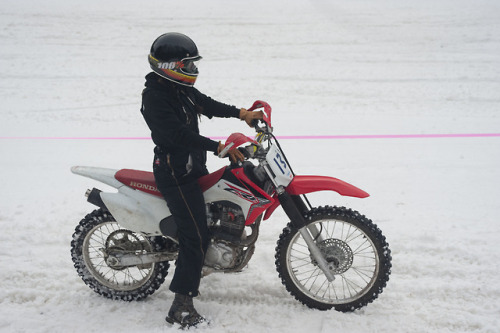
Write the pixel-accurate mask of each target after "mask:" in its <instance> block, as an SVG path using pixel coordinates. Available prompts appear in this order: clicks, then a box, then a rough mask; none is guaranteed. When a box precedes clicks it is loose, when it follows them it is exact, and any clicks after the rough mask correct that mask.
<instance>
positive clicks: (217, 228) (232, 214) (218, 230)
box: [205, 201, 245, 269]
mask: <svg viewBox="0 0 500 333" xmlns="http://www.w3.org/2000/svg"><path fill="white" fill-rule="evenodd" d="M208 217H209V221H210V223H209V229H210V232H211V233H212V242H211V243H210V245H209V246H208V250H207V253H206V254H205V266H208V267H211V268H214V269H230V268H233V267H234V266H235V265H236V264H237V263H238V262H239V259H240V256H241V252H242V250H241V247H240V241H241V240H242V239H244V238H245V232H244V231H245V216H244V215H243V211H242V210H241V208H240V207H239V206H237V205H235V204H234V203H232V202H228V201H223V202H217V203H213V204H211V205H210V206H209V207H208Z"/></svg>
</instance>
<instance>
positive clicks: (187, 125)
mask: <svg viewBox="0 0 500 333" xmlns="http://www.w3.org/2000/svg"><path fill="white" fill-rule="evenodd" d="M145 86H146V88H145V89H144V90H143V92H142V107H141V112H142V115H143V116H144V119H145V120H146V123H147V124H148V126H149V129H150V130H151V138H152V139H153V142H154V143H155V144H156V146H157V148H156V149H155V152H156V154H157V155H165V154H168V155H169V156H170V160H171V162H172V163H173V164H174V165H173V166H172V167H173V168H174V169H175V171H176V174H177V175H180V176H181V175H184V174H186V173H188V174H189V173H191V172H194V173H195V174H196V175H195V176H201V175H202V174H203V170H206V167H205V163H206V152H207V151H213V152H217V148H218V145H219V144H218V142H216V141H213V140H211V139H209V138H207V137H204V136H202V135H200V134H199V133H200V131H199V128H198V116H199V115H205V116H207V117H208V118H212V117H226V118H228V117H235V118H239V113H240V110H239V109H237V108H236V107H234V106H229V105H226V104H224V103H220V102H217V101H215V100H213V99H212V98H210V97H208V96H206V95H204V94H202V93H201V92H199V91H198V90H197V89H195V88H193V87H185V86H181V85H179V84H176V83H173V82H170V81H168V80H166V79H162V78H160V76H158V75H157V74H156V73H149V74H148V75H147V76H146V83H145ZM200 170H201V171H200ZM198 173H200V174H198Z"/></svg>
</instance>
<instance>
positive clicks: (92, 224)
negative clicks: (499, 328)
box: [71, 101, 391, 312]
mask: <svg viewBox="0 0 500 333" xmlns="http://www.w3.org/2000/svg"><path fill="white" fill-rule="evenodd" d="M255 109H263V112H264V119H263V120H262V121H261V122H260V126H259V124H257V123H255V124H254V125H255V128H256V131H257V134H256V136H255V139H254V140H253V139H250V138H248V137H246V136H245V135H243V134H241V133H233V134H231V135H230V136H229V137H228V139H227V140H226V142H225V148H224V149H223V150H222V152H221V153H220V155H219V156H220V157H224V156H225V155H226V154H227V152H228V151H229V150H230V149H239V150H240V151H241V152H243V153H244V155H245V161H243V162H237V163H231V164H230V165H229V166H226V167H223V168H221V169H220V170H218V171H215V172H213V173H211V174H208V175H206V176H203V177H201V178H200V179H199V180H198V183H199V185H200V187H201V189H202V190H203V192H204V197H205V202H206V210H207V224H208V227H209V230H210V233H211V241H210V245H209V247H208V250H207V252H206V256H205V264H204V268H203V271H202V275H203V276H205V275H208V274H211V273H215V272H224V273H230V272H240V271H241V270H242V269H243V268H244V267H245V266H246V265H247V263H248V262H249V260H250V259H251V257H252V255H253V253H254V250H255V244H256V242H257V239H258V236H259V228H260V224H261V220H262V219H263V220H267V219H269V218H270V216H271V215H272V214H273V212H274V211H275V209H276V208H277V207H278V206H280V205H281V206H282V208H283V210H284V211H285V213H286V215H287V216H288V218H289V219H290V222H288V224H287V226H286V227H285V228H284V229H283V231H282V233H281V235H280V237H279V239H278V241H277V246H276V253H275V260H276V261H275V263H276V269H277V271H278V273H279V277H280V278H281V282H282V283H283V285H284V286H285V287H286V289H287V290H288V292H289V293H290V294H292V295H293V296H294V297H295V298H296V299H297V300H298V301H300V302H302V303H303V304H305V305H306V306H308V307H310V308H315V309H320V310H327V309H331V308H335V310H338V311H343V312H347V311H354V310H355V309H359V308H361V307H363V306H365V305H367V304H368V303H370V302H372V301H373V300H374V299H376V298H377V297H378V295H379V294H380V293H381V292H382V290H383V288H384V287H385V286H386V283H387V281H388V280H389V275H390V269H391V252H390V249H389V247H388V243H387V242H386V239H385V237H384V236H383V235H382V233H381V231H380V229H379V228H378V227H377V226H376V225H375V224H374V223H373V222H372V221H371V220H369V219H368V218H366V217H365V216H363V215H361V214H360V213H358V212H356V211H354V210H351V209H347V208H345V207H332V206H324V207H312V206H311V204H310V202H309V200H308V198H307V197H306V196H305V195H306V194H307V193H311V192H316V191H324V190H326V191H335V192H338V193H339V194H341V195H343V196H351V197H358V198H365V197H368V193H366V192H364V191H362V190H360V189H359V188H357V187H355V186H353V185H350V184H348V183H346V182H344V181H341V180H339V179H336V178H332V177H324V176H300V175H295V174H294V172H293V171H292V169H291V167H290V163H289V161H288V160H287V158H286V156H285V154H284V153H283V150H282V149H281V147H280V145H279V143H278V140H277V139H276V137H275V136H274V135H273V131H272V130H273V128H272V126H271V107H270V106H269V104H267V103H265V102H263V101H256V102H255V103H254V105H253V106H252V107H251V108H250V109H249V110H250V111H253V110H255ZM244 144H248V145H246V146H242V145H244ZM250 159H253V160H256V161H257V162H258V163H257V164H253V163H252V162H250V161H249V160H250ZM71 171H72V172H73V173H75V174H78V175H82V176H86V177H89V178H92V179H94V180H97V181H100V182H102V183H104V184H107V185H109V186H111V187H114V188H116V189H117V190H118V191H117V192H102V191H100V190H98V189H95V188H94V189H92V190H87V193H86V196H87V201H88V202H90V203H92V204H94V205H96V206H98V207H99V209H97V210H94V211H93V212H92V213H90V214H88V215H87V216H85V218H84V219H82V220H81V221H80V223H79V225H78V226H77V227H76V229H75V233H74V234H73V239H72V242H71V256H72V259H73V262H74V266H75V268H76V270H77V272H78V274H79V275H80V277H81V278H82V279H83V281H84V282H85V284H87V285H88V286H89V287H90V288H91V289H93V290H94V291H95V292H97V293H98V294H100V295H103V296H105V297H108V298H111V299H118V300H126V301H132V300H140V299H143V298H145V297H147V296H149V295H151V294H153V293H154V292H155V291H156V290H157V289H158V288H159V287H160V286H161V284H162V283H163V282H164V280H165V277H166V275H167V273H168V268H169V262H171V261H172V262H174V261H175V260H176V258H177V255H178V240H177V227H176V224H175V221H174V218H173V217H172V215H171V214H170V211H169V209H168V207H167V205H166V202H165V201H164V199H163V197H162V195H161V193H160V192H159V191H158V189H157V187H156V184H155V180H154V176H153V173H152V172H145V171H139V170H131V169H122V170H112V169H104V168H94V167H82V166H75V167H72V169H71Z"/></svg>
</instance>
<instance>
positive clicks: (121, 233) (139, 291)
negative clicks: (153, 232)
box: [71, 209, 169, 301]
mask: <svg viewBox="0 0 500 333" xmlns="http://www.w3.org/2000/svg"><path fill="white" fill-rule="evenodd" d="M162 245H163V243H162V239H161V238H160V237H153V238H149V237H144V236H143V235H141V234H138V233H135V232H132V231H130V230H126V229H123V228H121V227H120V225H119V224H118V223H117V222H116V221H115V219H114V218H113V216H112V215H111V214H110V213H109V212H105V211H103V210H102V209H98V210H95V211H93V212H92V213H91V214H88V215H87V216H85V218H84V219H82V220H81V221H80V224H79V225H78V226H77V227H76V229H75V233H74V234H73V240H72V241H71V257H72V259H73V263H74V265H75V268H76V271H77V272H78V275H80V277H81V278H82V280H83V282H85V284H86V285H88V286H89V287H90V288H91V289H92V290H94V291H95V292H96V293H98V294H100V295H102V296H105V297H107V298H111V299H116V300H124V301H138V300H141V299H143V298H145V297H147V296H148V295H151V294H153V293H154V292H155V291H156V290H157V289H158V288H159V287H160V286H161V284H162V283H163V282H164V281H165V277H166V276H167V273H168V268H169V263H168V262H157V263H152V264H145V265H140V266H130V267H118V266H114V265H112V262H110V261H108V260H107V256H108V255H109V254H111V253H136V254H146V253H150V252H156V251H161V250H162Z"/></svg>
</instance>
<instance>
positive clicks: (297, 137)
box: [0, 133, 500, 140]
mask: <svg viewBox="0 0 500 333" xmlns="http://www.w3.org/2000/svg"><path fill="white" fill-rule="evenodd" d="M486 137H500V133H457V134H367V135H281V136H276V138H278V139H280V140H336V139H431V138H486ZM210 139H212V140H225V139H227V136H211V137H210ZM0 140H151V138H150V137H59V136H4V137H0Z"/></svg>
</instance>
